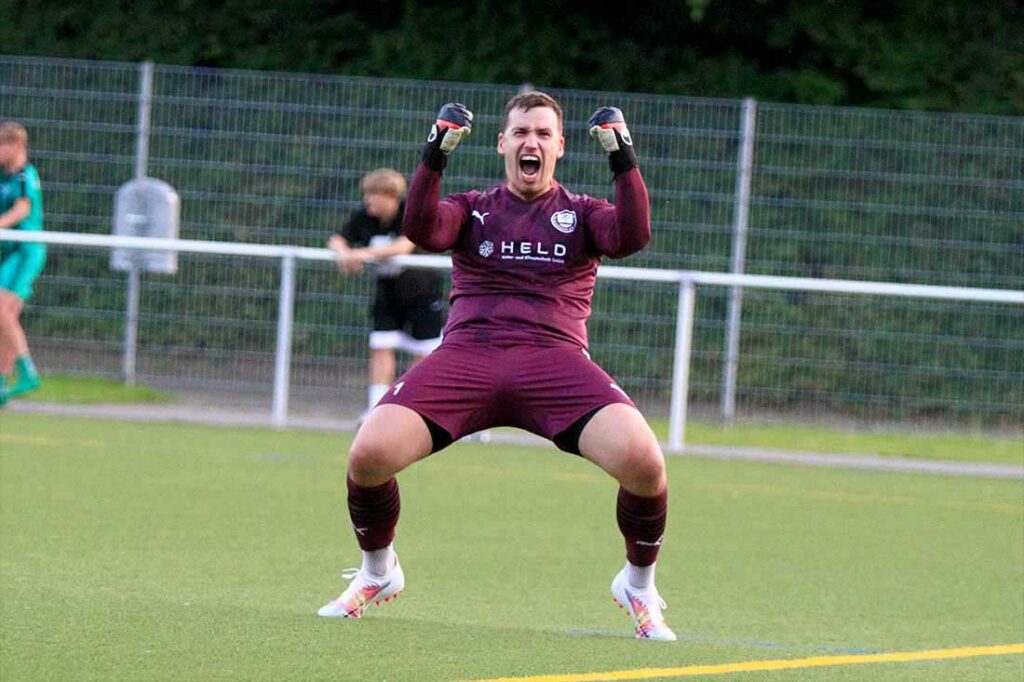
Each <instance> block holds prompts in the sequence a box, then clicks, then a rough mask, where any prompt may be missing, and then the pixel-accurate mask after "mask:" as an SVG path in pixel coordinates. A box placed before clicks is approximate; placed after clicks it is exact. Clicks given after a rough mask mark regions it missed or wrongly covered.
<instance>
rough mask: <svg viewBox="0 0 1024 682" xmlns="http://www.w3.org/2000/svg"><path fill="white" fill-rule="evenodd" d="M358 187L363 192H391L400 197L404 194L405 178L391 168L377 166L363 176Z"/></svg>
mask: <svg viewBox="0 0 1024 682" xmlns="http://www.w3.org/2000/svg"><path fill="white" fill-rule="evenodd" d="M359 189H361V190H362V191H363V194H391V195H392V196H395V197H397V198H399V199H401V198H403V197H404V196H405V178H404V177H402V174H401V173H399V172H398V171H396V170H392V169H391V168H378V169H377V170H375V171H371V172H369V173H367V174H366V175H364V176H363V179H362V181H360V183H359Z"/></svg>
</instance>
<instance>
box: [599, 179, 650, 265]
mask: <svg viewBox="0 0 1024 682" xmlns="http://www.w3.org/2000/svg"><path fill="white" fill-rule="evenodd" d="M589 224H590V237H591V239H592V240H593V242H594V246H596V247H597V250H598V251H599V252H601V254H603V255H605V256H608V257H609V258H624V257H626V256H628V255H630V254H633V253H636V252H637V251H639V250H641V249H642V248H644V247H645V246H647V242H649V241H650V240H651V202H650V199H648V196H647V185H645V184H644V179H643V177H641V175H640V169H639V168H632V169H630V170H628V171H626V172H625V173H622V174H621V175H618V176H617V177H616V178H615V205H614V206H609V205H605V206H603V207H601V208H599V209H597V210H595V211H594V212H593V213H592V214H591V215H590V220H589Z"/></svg>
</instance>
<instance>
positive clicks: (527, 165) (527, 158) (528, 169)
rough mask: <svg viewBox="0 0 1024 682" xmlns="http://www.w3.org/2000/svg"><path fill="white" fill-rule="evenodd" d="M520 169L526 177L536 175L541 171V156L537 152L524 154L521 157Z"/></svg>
mask: <svg viewBox="0 0 1024 682" xmlns="http://www.w3.org/2000/svg"><path fill="white" fill-rule="evenodd" d="M519 170H520V171H521V172H522V174H523V176H524V177H527V178H532V177H535V176H536V175H537V174H538V173H540V157H539V156H537V155H535V154H523V155H522V156H520V157H519Z"/></svg>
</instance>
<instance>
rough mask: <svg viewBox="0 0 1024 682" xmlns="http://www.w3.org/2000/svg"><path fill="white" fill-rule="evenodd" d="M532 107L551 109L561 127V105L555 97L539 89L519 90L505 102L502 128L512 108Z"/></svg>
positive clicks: (506, 124)
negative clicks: (519, 91)
mask: <svg viewBox="0 0 1024 682" xmlns="http://www.w3.org/2000/svg"><path fill="white" fill-rule="evenodd" d="M534 107H548V108H549V109H553V110H554V112H555V115H556V116H557V117H558V128H559V129H560V130H561V128H562V107H560V106H558V102H556V101H555V98H554V97H552V96H551V95H549V94H547V93H546V92H541V91H540V90H529V91H527V92H521V93H519V94H518V95H516V96H515V97H513V98H512V99H510V100H509V101H508V102H507V103H506V104H505V125H504V126H503V128H507V127H508V116H509V114H511V113H512V110H513V109H522V110H523V111H529V110H530V109H533V108H534Z"/></svg>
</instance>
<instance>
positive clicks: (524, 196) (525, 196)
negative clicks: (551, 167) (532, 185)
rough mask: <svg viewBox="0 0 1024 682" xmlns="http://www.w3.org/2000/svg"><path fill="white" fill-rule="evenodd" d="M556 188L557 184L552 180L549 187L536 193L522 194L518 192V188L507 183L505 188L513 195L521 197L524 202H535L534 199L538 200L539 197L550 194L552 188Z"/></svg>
mask: <svg viewBox="0 0 1024 682" xmlns="http://www.w3.org/2000/svg"><path fill="white" fill-rule="evenodd" d="M554 186H555V183H554V181H553V180H552V181H551V182H549V183H548V184H547V186H545V187H543V188H541V189H538V190H537V191H536V192H529V193H523V192H520V191H518V190H516V188H515V187H513V186H512V183H511V182H506V183H505V187H507V188H508V191H509V192H511V193H512V194H514V195H515V196H517V197H519V198H520V199H522V200H523V201H533V200H534V199H536V198H538V197H541V196H544V195H545V194H547V193H548V192H550V191H551V188H552V187H554Z"/></svg>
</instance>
